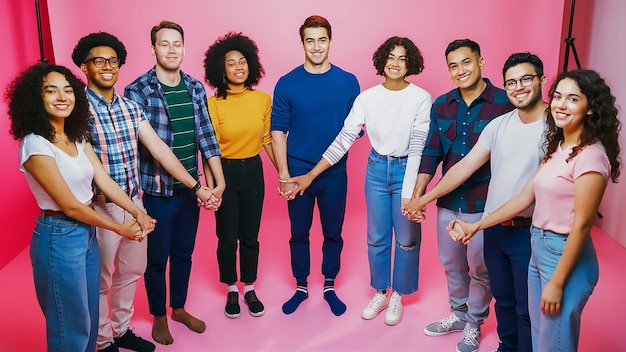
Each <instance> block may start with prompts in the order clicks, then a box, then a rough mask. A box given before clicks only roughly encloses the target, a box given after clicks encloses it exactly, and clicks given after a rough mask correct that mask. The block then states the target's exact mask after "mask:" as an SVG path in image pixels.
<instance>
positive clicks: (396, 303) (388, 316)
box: [385, 291, 404, 326]
mask: <svg viewBox="0 0 626 352" xmlns="http://www.w3.org/2000/svg"><path fill="white" fill-rule="evenodd" d="M403 311H404V307H403V306H402V297H400V295H399V294H398V292H395V291H394V292H393V294H392V295H391V299H390V300H389V308H387V312H386V313H385V324H387V325H391V326H393V325H397V324H398V323H399V322H400V320H402V312H403Z"/></svg>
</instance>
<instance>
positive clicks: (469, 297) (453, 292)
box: [437, 207, 492, 327]
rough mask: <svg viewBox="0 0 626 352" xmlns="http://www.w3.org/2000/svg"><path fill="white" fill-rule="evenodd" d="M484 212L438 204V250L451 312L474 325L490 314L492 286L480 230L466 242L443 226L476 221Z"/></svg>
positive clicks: (478, 324) (476, 325)
mask: <svg viewBox="0 0 626 352" xmlns="http://www.w3.org/2000/svg"><path fill="white" fill-rule="evenodd" d="M482 215H483V213H475V214H468V213H461V212H454V211H452V210H449V209H445V208H441V207H437V250H438V252H439V260H441V264H443V267H444V269H445V270H446V282H447V284H448V299H449V302H450V307H451V309H452V312H453V313H454V314H455V315H456V316H457V317H459V319H461V320H462V321H466V322H468V323H470V325H472V326H473V327H478V326H480V325H482V324H483V322H484V320H485V319H486V318H487V316H488V315H489V304H490V303H491V298H492V295H491V288H490V286H489V274H488V273H487V266H486V265H485V257H484V255H483V231H478V232H477V233H476V235H475V236H474V237H473V238H472V240H471V241H470V242H469V243H468V244H467V246H466V245H464V244H463V243H461V242H456V241H454V240H452V238H451V237H450V235H449V234H448V231H447V230H446V227H447V226H448V224H449V223H450V221H451V220H453V219H457V218H458V219H461V220H463V221H467V222H476V221H478V220H480V218H482Z"/></svg>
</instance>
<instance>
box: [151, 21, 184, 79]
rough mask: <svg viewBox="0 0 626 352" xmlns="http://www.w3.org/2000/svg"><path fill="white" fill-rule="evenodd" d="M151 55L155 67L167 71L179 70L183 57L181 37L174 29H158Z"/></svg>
mask: <svg viewBox="0 0 626 352" xmlns="http://www.w3.org/2000/svg"><path fill="white" fill-rule="evenodd" d="M152 55H154V56H155V57H156V65H157V67H159V68H161V69H163V70H167V71H176V70H179V69H180V65H181V64H182V63H183V57H185V45H184V43H183V36H182V35H181V34H180V32H179V31H177V30H175V29H171V28H163V29H160V30H159V31H158V32H156V41H155V43H154V46H152Z"/></svg>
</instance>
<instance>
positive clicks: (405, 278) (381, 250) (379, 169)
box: [365, 149, 422, 294]
mask: <svg viewBox="0 0 626 352" xmlns="http://www.w3.org/2000/svg"><path fill="white" fill-rule="evenodd" d="M406 162H407V158H406V157H403V158H396V157H387V156H383V155H379V154H378V153H377V152H376V151H374V150H373V149H372V151H371V153H370V155H369V157H368V160H367V170H366V176H365V201H366V204H367V257H368V260H369V264H370V284H371V285H372V287H373V288H374V289H376V290H385V289H387V288H389V287H391V288H393V290H394V291H397V292H398V293H400V294H409V293H412V292H415V291H417V286H418V284H417V281H418V274H419V259H420V245H421V242H422V231H421V229H422V228H421V225H420V224H418V223H415V222H413V221H410V220H408V219H407V218H406V217H404V216H403V215H402V211H401V207H402V184H403V181H404V173H405V171H406ZM394 237H395V242H394ZM394 243H395V245H394ZM394 246H395V249H394V260H393V277H392V275H391V270H392V265H391V253H392V248H394ZM392 278H393V283H392Z"/></svg>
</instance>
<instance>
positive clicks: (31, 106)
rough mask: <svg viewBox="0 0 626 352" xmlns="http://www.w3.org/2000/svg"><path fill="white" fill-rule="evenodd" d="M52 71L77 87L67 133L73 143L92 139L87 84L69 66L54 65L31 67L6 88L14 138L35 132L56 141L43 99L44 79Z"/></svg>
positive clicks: (6, 98) (67, 124)
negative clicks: (90, 137)
mask: <svg viewBox="0 0 626 352" xmlns="http://www.w3.org/2000/svg"><path fill="white" fill-rule="evenodd" d="M51 72H58V73H60V74H62V75H63V76H65V79H67V81H68V82H69V83H70V86H71V87H72V88H73V89H74V96H75V98H76V102H75V103H74V109H73V110H72V113H71V114H70V115H69V116H68V117H67V118H66V119H65V134H66V135H67V137H68V139H69V140H70V141H72V142H81V141H83V140H89V139H88V137H89V133H90V125H89V102H88V101H87V94H86V92H85V84H84V83H83V82H82V81H81V80H80V79H78V77H76V76H75V75H74V74H73V73H72V71H70V70H69V69H67V68H66V67H63V66H57V65H51V64H36V65H33V66H31V67H29V68H28V69H26V70H25V71H24V72H22V73H21V74H20V75H19V76H18V77H17V78H16V79H15V80H14V81H13V82H11V83H10V84H9V86H8V87H7V90H6V92H5V96H4V97H5V100H6V101H7V102H8V105H9V118H10V119H11V130H10V132H11V134H12V135H13V138H14V139H21V138H24V136H26V135H27V134H29V133H34V134H37V135H40V136H42V137H44V138H46V139H47V140H49V141H51V142H52V141H54V139H55V130H54V127H53V126H52V124H50V121H49V120H48V114H47V113H46V111H45V109H44V104H43V99H42V85H43V81H44V79H45V78H46V76H47V75H48V74H49V73H51Z"/></svg>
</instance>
